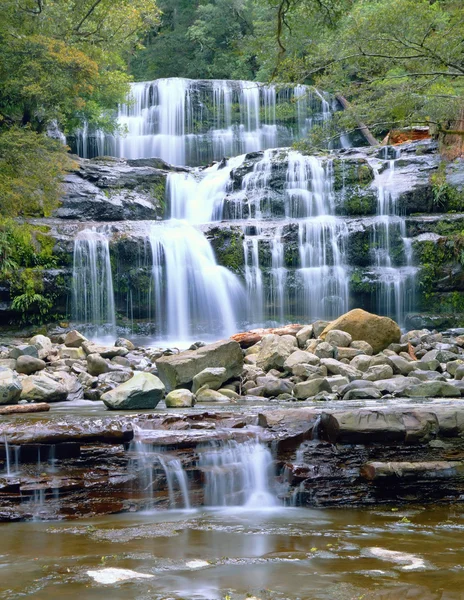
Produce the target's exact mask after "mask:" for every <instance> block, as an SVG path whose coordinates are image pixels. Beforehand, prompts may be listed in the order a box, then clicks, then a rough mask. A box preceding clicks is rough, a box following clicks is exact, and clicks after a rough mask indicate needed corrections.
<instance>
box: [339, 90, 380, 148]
mask: <svg viewBox="0 0 464 600" xmlns="http://www.w3.org/2000/svg"><path fill="white" fill-rule="evenodd" d="M335 97H336V98H337V100H338V101H339V102H340V104H341V105H342V106H343V108H344V109H345V110H347V109H348V108H350V106H351V105H350V103H349V102H348V100H347V99H346V98H345V97H344V96H342V95H341V94H336V95H335ZM357 123H358V127H359V131H360V132H361V133H362V135H363V136H364V138H365V139H366V141H367V142H368V143H369V145H370V146H378V145H379V140H377V139H376V138H375V137H374V136H373V135H372V133H371V132H370V129H369V127H368V126H367V125H366V124H365V123H363V122H362V121H357Z"/></svg>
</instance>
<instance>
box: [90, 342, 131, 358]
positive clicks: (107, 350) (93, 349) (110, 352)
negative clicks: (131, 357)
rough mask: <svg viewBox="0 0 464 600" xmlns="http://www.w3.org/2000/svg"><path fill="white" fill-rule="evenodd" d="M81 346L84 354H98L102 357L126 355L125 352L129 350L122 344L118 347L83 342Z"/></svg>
mask: <svg viewBox="0 0 464 600" xmlns="http://www.w3.org/2000/svg"><path fill="white" fill-rule="evenodd" d="M82 348H83V349H84V352H85V353H86V354H100V356H102V357H103V358H114V357H115V356H126V354H129V350H128V349H127V348H123V347H122V346H121V347H119V348H116V347H115V346H101V345H99V344H95V343H94V342H84V343H83V344H82Z"/></svg>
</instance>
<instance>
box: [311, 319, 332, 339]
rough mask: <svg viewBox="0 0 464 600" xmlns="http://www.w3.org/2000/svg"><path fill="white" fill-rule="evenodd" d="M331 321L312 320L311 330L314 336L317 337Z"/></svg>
mask: <svg viewBox="0 0 464 600" xmlns="http://www.w3.org/2000/svg"><path fill="white" fill-rule="evenodd" d="M330 323H331V321H314V323H313V332H314V337H316V338H317V337H319V336H320V335H321V333H322V332H323V331H324V329H325V328H326V327H327V326H328V325H330Z"/></svg>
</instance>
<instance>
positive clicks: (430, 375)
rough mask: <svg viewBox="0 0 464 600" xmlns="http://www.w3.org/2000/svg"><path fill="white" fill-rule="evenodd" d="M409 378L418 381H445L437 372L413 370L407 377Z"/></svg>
mask: <svg viewBox="0 0 464 600" xmlns="http://www.w3.org/2000/svg"><path fill="white" fill-rule="evenodd" d="M410 377H413V378H416V379H418V380H420V381H436V380H438V381H445V378H444V377H443V375H442V374H441V373H438V372H437V371H422V370H421V369H415V370H414V371H411V373H409V375H408V379H409V378H410Z"/></svg>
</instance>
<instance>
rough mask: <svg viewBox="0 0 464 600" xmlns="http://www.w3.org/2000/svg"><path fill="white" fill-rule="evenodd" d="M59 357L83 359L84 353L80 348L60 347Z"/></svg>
mask: <svg viewBox="0 0 464 600" xmlns="http://www.w3.org/2000/svg"><path fill="white" fill-rule="evenodd" d="M59 355H60V358H70V359H72V360H84V359H85V357H86V354H85V352H84V350H83V349H82V348H67V347H64V348H63V347H62V348H60V351H59Z"/></svg>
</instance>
